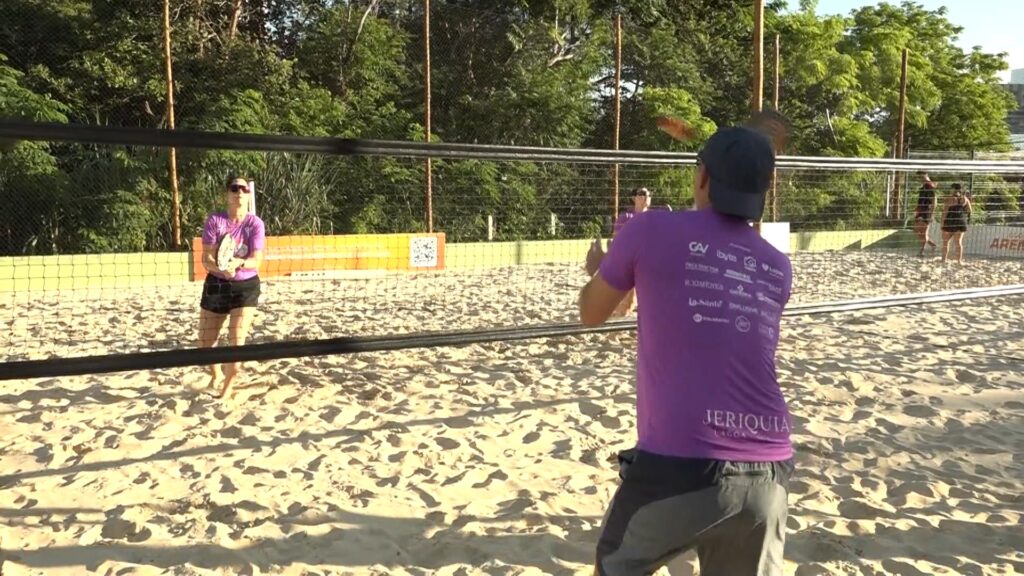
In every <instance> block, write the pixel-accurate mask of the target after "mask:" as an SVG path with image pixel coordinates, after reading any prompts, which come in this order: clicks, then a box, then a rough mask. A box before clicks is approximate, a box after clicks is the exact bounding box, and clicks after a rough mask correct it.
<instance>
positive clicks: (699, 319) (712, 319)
mask: <svg viewBox="0 0 1024 576" xmlns="http://www.w3.org/2000/svg"><path fill="white" fill-rule="evenodd" d="M693 321H694V322H696V323H697V324H703V323H709V324H728V323H729V321H728V320H727V319H725V318H718V317H716V316H705V315H704V314H694V315H693Z"/></svg>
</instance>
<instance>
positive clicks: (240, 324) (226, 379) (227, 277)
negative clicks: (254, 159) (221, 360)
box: [199, 177, 266, 398]
mask: <svg viewBox="0 0 1024 576" xmlns="http://www.w3.org/2000/svg"><path fill="white" fill-rule="evenodd" d="M224 202H225V204H226V206H227V210H224V211H221V212H215V213H213V214H210V216H209V217H208V218H207V219H206V225H205V226H204V227H203V268H205V269H206V272H207V274H206V281H205V282H204V283H203V296H202V299H201V300H200V302H199V308H200V310H199V347H200V348H211V347H213V345H214V344H216V342H217V338H218V337H219V336H220V332H221V329H222V328H223V327H224V321H225V320H227V322H228V343H229V344H230V345H232V346H241V345H242V344H245V339H246V337H247V336H248V335H249V328H250V327H251V326H252V321H253V317H254V316H255V313H256V304H257V302H258V301H259V297H260V277H259V267H260V265H261V264H262V263H263V248H264V246H265V244H266V228H265V226H264V224H263V220H261V219H260V218H259V217H258V216H256V215H255V214H252V213H251V211H250V209H251V207H252V189H251V188H250V187H249V182H248V181H247V180H246V179H245V178H238V177H231V178H229V179H228V182H227V188H226V190H225V192H224ZM228 234H230V235H232V236H233V237H234V239H235V242H236V243H237V247H236V248H235V254H234V258H232V259H231V262H230V263H229V264H228V265H227V266H226V267H224V268H223V269H220V268H218V266H217V246H218V244H219V242H220V240H221V238H223V237H224V236H226V235H228ZM241 369H242V365H241V362H234V363H232V364H228V365H226V366H224V367H223V368H221V366H219V365H213V366H210V387H211V388H212V389H214V390H216V389H217V388H216V386H217V383H218V381H219V380H221V378H223V383H221V385H220V391H219V392H218V393H217V396H218V397H219V398H225V397H227V396H228V395H229V394H230V391H231V383H232V382H233V381H234V379H235V378H236V377H237V376H238V374H239V373H240V372H241Z"/></svg>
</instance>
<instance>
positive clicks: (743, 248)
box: [729, 242, 750, 252]
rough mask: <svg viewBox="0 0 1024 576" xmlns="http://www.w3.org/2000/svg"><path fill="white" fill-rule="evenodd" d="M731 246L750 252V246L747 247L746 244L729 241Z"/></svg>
mask: <svg viewBox="0 0 1024 576" xmlns="http://www.w3.org/2000/svg"><path fill="white" fill-rule="evenodd" d="M729 247H730V248H735V249H737V250H740V251H741V252H750V248H747V247H746V246H743V245H741V244H734V243H732V242H730V243H729Z"/></svg>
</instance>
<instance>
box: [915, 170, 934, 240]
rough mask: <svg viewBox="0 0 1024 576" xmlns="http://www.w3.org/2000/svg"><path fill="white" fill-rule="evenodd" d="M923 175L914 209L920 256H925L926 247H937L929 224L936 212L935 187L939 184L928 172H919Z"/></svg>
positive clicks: (919, 174)
mask: <svg viewBox="0 0 1024 576" xmlns="http://www.w3.org/2000/svg"><path fill="white" fill-rule="evenodd" d="M917 174H918V176H920V177H921V190H920V191H919V192H918V193H917V207H916V208H915V209H914V234H916V235H917V238H918V240H920V241H921V251H920V252H919V253H918V256H924V249H925V248H928V247H932V248H935V242H932V240H931V238H928V226H930V225H931V223H932V215H933V214H934V213H935V189H936V188H938V186H936V185H935V183H934V182H932V180H931V178H929V177H928V173H927V172H918V173H917Z"/></svg>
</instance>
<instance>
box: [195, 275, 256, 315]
mask: <svg viewBox="0 0 1024 576" xmlns="http://www.w3.org/2000/svg"><path fill="white" fill-rule="evenodd" d="M259 299H260V277H259V276H253V277H252V278H249V279H246V280H225V279H223V278H218V277H216V276H214V275H213V274H207V275H206V282H203V297H202V299H201V300H200V301H199V307H200V308H202V309H203V310H209V311H210V312H213V313H214V314H227V313H228V312H231V311H232V310H234V309H235V308H246V307H252V306H256V304H257V303H258V302H259Z"/></svg>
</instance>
